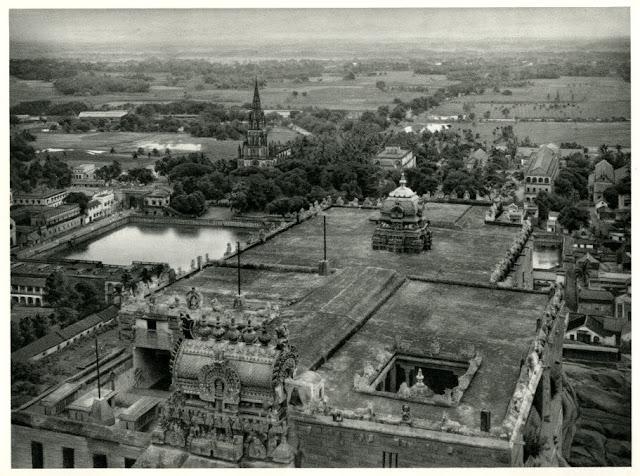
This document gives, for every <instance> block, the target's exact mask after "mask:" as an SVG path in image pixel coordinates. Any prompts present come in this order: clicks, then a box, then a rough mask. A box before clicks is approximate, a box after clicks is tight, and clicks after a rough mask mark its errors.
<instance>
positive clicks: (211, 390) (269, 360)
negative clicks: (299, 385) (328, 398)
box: [153, 290, 298, 465]
mask: <svg viewBox="0 0 640 476" xmlns="http://www.w3.org/2000/svg"><path fill="white" fill-rule="evenodd" d="M201 302H202V298H201V295H199V293H197V292H196V291H195V290H192V291H190V292H189V293H188V295H187V306H188V308H189V309H190V310H191V311H196V312H197V311H199V308H200V303H201ZM207 311H208V309H207ZM211 314H213V315H215V320H212V319H210V315H211ZM190 332H191V336H192V338H185V339H183V340H181V341H180V343H179V344H178V345H177V346H176V349H175V351H174V353H173V357H172V362H171V377H172V379H171V380H172V385H171V391H172V394H171V397H170V398H169V399H168V400H167V401H166V403H165V404H164V405H163V406H162V407H161V411H160V417H159V424H158V426H157V427H156V429H155V430H154V432H153V441H154V443H155V444H156V445H169V446H172V447H177V448H181V449H183V450H185V451H187V452H189V453H192V454H196V455H199V456H204V457H209V458H214V459H219V460H224V461H228V462H231V463H238V462H239V461H240V460H241V459H245V460H249V461H251V460H257V461H265V462H271V464H276V465H289V464H292V462H293V458H294V450H293V449H292V448H291V446H290V445H289V444H288V442H287V432H288V425H287V392H286V390H285V385H284V384H285V380H286V379H290V378H292V377H293V376H294V372H295V369H296V366H297V362H298V353H297V351H296V349H295V348H294V347H293V346H292V345H290V344H289V338H288V331H287V329H286V327H284V326H283V327H280V328H277V329H276V335H275V338H273V337H272V335H271V334H270V333H269V332H268V331H267V328H266V325H263V326H261V328H259V329H257V328H255V327H254V326H253V325H252V322H251V319H250V318H248V319H247V320H246V321H245V322H241V323H240V324H236V319H235V317H233V316H232V315H231V313H229V312H225V311H223V310H222V309H221V307H220V306H219V305H218V304H217V303H216V302H212V304H211V312H203V313H201V315H200V319H198V320H196V321H195V323H194V325H193V326H192V328H191V329H190Z"/></svg>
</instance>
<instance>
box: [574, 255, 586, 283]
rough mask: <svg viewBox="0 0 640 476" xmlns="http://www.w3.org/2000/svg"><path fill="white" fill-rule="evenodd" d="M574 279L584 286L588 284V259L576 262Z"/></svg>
mask: <svg viewBox="0 0 640 476" xmlns="http://www.w3.org/2000/svg"><path fill="white" fill-rule="evenodd" d="M576 280H579V281H581V282H582V285H583V286H584V287H587V286H588V281H589V261H588V260H586V259H585V260H584V261H581V262H580V263H578V264H577V266H576Z"/></svg>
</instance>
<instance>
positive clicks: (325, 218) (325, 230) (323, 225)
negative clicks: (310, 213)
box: [322, 215, 327, 261]
mask: <svg viewBox="0 0 640 476" xmlns="http://www.w3.org/2000/svg"><path fill="white" fill-rule="evenodd" d="M322 231H323V239H324V260H325V261H327V215H322Z"/></svg>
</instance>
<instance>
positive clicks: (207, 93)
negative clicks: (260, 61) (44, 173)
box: [10, 71, 453, 110]
mask: <svg viewBox="0 0 640 476" xmlns="http://www.w3.org/2000/svg"><path fill="white" fill-rule="evenodd" d="M377 81H384V82H385V84H386V90H384V91H382V90H381V89H379V88H377V87H376V82H377ZM452 83H453V81H449V80H447V79H446V77H445V76H443V75H415V74H413V72H411V71H388V72H383V73H382V74H381V75H380V76H357V77H356V79H355V80H344V79H342V76H336V75H331V74H324V75H323V76H322V77H316V78H310V79H309V81H305V82H292V81H282V82H277V83H272V84H267V86H266V87H265V88H263V89H262V90H261V91H260V97H261V99H262V105H263V107H264V108H265V109H280V108H292V109H301V108H303V107H308V106H316V107H321V108H328V109H351V110H367V109H376V108H378V107H379V106H383V105H391V104H392V102H393V99H394V98H399V99H401V100H403V101H409V100H411V99H413V98H415V97H418V96H421V95H424V94H429V93H433V92H434V91H435V90H436V89H438V88H440V87H444V86H447V85H449V84H452ZM409 87H420V88H427V89H426V91H427V92H424V91H423V92H418V91H413V92H410V91H403V90H402V89H403V88H409ZM293 91H297V92H299V93H300V94H298V95H297V96H294V95H293ZM303 93H306V95H304V94H303ZM251 94H252V93H251V91H249V90H244V89H212V88H211V87H210V86H209V85H207V84H206V83H204V82H203V81H202V78H195V79H190V80H185V81H181V82H179V83H178V85H176V86H170V85H168V83H167V79H166V75H162V74H157V75H154V80H153V82H152V84H151V87H150V89H149V91H148V92H145V93H118V94H104V95H98V96H77V95H76V96H65V95H63V94H60V93H59V92H58V91H56V90H55V89H54V87H53V84H52V83H50V82H46V81H27V80H21V79H17V78H11V80H10V103H11V105H12V106H13V105H16V104H18V103H20V102H23V101H34V100H39V99H46V100H50V101H53V102H67V101H70V100H74V101H83V102H85V103H87V104H91V105H92V106H94V107H98V106H101V105H103V104H107V105H108V106H112V107H118V106H121V105H123V104H125V103H134V104H135V103H145V102H170V101H178V100H182V99H193V100H201V101H210V102H217V103H224V104H230V105H231V104H233V105H242V104H244V103H246V102H249V101H250V100H251Z"/></svg>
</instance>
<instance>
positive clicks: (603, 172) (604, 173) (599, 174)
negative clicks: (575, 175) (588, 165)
mask: <svg viewBox="0 0 640 476" xmlns="http://www.w3.org/2000/svg"><path fill="white" fill-rule="evenodd" d="M593 177H594V180H595V181H596V182H601V181H608V182H613V181H614V180H615V174H614V173H613V165H611V164H610V163H609V162H607V161H606V160H604V159H603V160H601V161H600V162H598V163H597V164H596V168H595V170H594V171H593Z"/></svg>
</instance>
